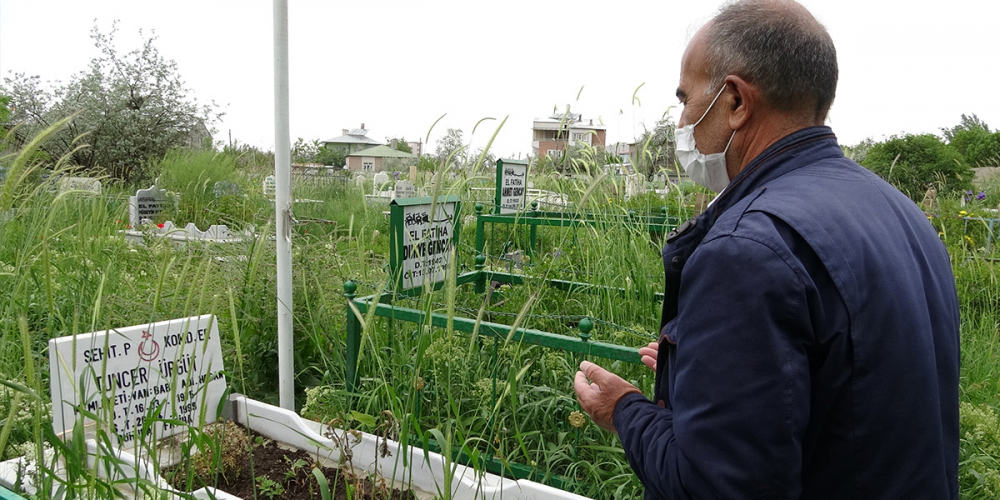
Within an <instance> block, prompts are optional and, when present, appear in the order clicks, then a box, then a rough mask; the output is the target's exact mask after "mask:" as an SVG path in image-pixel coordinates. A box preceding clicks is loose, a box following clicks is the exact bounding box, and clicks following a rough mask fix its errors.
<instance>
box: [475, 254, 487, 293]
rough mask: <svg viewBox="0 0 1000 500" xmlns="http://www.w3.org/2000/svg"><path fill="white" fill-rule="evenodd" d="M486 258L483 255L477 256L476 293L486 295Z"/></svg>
mask: <svg viewBox="0 0 1000 500" xmlns="http://www.w3.org/2000/svg"><path fill="white" fill-rule="evenodd" d="M485 268H486V256H485V255H483V254H482V253H478V254H476V272H477V273H478V274H476V293H486V274H485V273H484V272H483V269H485Z"/></svg>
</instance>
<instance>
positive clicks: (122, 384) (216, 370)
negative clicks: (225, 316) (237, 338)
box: [0, 315, 582, 500]
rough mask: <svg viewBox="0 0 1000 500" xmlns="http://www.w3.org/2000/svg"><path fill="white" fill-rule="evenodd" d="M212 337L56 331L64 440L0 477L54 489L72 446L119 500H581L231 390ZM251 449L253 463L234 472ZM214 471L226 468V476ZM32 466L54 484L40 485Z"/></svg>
mask: <svg viewBox="0 0 1000 500" xmlns="http://www.w3.org/2000/svg"><path fill="white" fill-rule="evenodd" d="M219 340H220V329H219V325H218V323H217V320H216V317H215V316H212V315H203V316H196V317H190V318H180V319H175V320H169V321H161V322H156V323H151V324H146V325H135V326H129V327H123V328H116V329H110V330H107V331H98V332H91V333H86V334H79V335H73V336H68V337H61V338H56V339H52V340H51V341H50V342H49V357H50V369H51V377H50V385H51V391H50V392H51V397H52V408H53V410H52V430H53V436H54V438H55V439H56V440H58V443H59V446H57V447H55V448H53V449H52V450H48V451H46V452H45V453H44V457H45V458H44V459H43V460H44V463H37V462H34V461H32V460H30V459H28V458H24V457H22V458H17V459H12V460H8V461H6V462H2V463H0V487H3V488H11V489H18V490H20V491H24V492H26V493H27V494H29V495H36V494H37V495H54V496H55V497H58V495H59V494H58V493H57V492H56V489H54V488H55V487H54V486H52V485H58V484H59V483H60V482H66V481H72V480H74V479H73V478H74V477H76V476H77V475H78V474H79V473H80V472H79V471H77V470H75V469H74V468H73V467H71V466H70V462H67V461H66V460H65V455H66V454H67V453H74V454H79V455H80V456H85V457H86V463H87V464H89V465H88V467H92V468H93V469H94V471H95V472H96V474H97V477H98V478H99V481H101V482H102V484H106V485H109V486H108V487H109V488H110V489H113V490H115V493H114V494H113V495H114V496H121V497H124V498H137V497H147V496H148V497H155V498H191V497H193V498H221V499H239V498H245V499H248V500H249V499H251V498H254V497H255V495H260V494H261V492H265V493H266V492H270V493H271V494H273V495H272V496H274V497H280V498H290V499H297V498H328V497H329V494H330V493H331V492H335V491H341V492H342V493H343V494H348V493H350V494H351V495H354V496H355V497H356V498H361V499H365V500H368V499H379V498H390V497H391V498H414V497H421V498H426V497H428V496H431V495H435V494H440V492H442V491H448V496H449V497H451V498H456V499H463V500H473V499H479V498H487V499H500V498H513V499H553V500H555V499H564V500H578V499H582V497H579V496H576V495H572V494H569V493H566V492H563V491H559V490H555V489H552V488H549V487H547V486H544V485H541V484H537V483H532V482H529V481H513V480H509V479H504V478H501V477H499V476H494V475H491V474H482V473H481V472H479V471H476V470H475V469H473V468H469V467H465V466H456V465H454V464H452V463H451V460H450V458H446V457H445V456H442V455H439V454H437V453H426V452H424V451H423V450H420V449H419V448H414V447H411V446H408V445H407V444H405V443H400V442H398V441H395V440H392V439H389V438H388V437H386V436H385V435H379V434H368V433H362V432H356V431H348V430H344V429H340V428H338V427H337V426H336V425H327V424H324V423H321V422H316V421H310V420H305V419H303V418H301V417H300V416H299V415H298V414H296V413H294V412H292V411H289V410H285V409H282V408H278V407H275V406H272V405H269V404H266V403H263V402H260V401H256V400H253V399H250V398H247V397H245V396H243V395H240V394H235V393H229V392H228V389H227V387H226V377H225V373H226V372H225V367H224V366H223V361H222V349H221V347H220V342H219ZM331 424H332V423H331ZM251 438H252V439H253V441H250V439H251ZM251 456H252V457H254V458H253V460H255V461H256V462H255V463H256V464H257V466H258V468H257V469H256V470H254V469H249V470H251V471H254V472H252V473H242V474H241V471H245V470H246V469H245V467H243V466H244V465H246V464H247V463H249V462H247V459H248V458H249V457H251ZM288 456H292V457H295V461H294V462H293V461H292V460H288V459H287V457H288ZM74 463H75V462H74ZM313 465H315V467H314V466H313ZM161 472H162V473H163V475H161ZM217 473H219V474H225V477H224V478H223V479H222V481H221V482H219V481H217V479H216V477H215V474H217ZM39 474H47V475H50V476H53V475H54V476H55V481H46V482H43V483H42V484H38V483H36V482H35V481H36V480H37V479H38V478H39V477H40V476H39ZM168 478H169V480H168ZM341 481H343V482H344V483H347V485H348V486H347V487H346V488H345V484H343V483H341ZM338 484H339V490H338V489H337V488H338ZM351 485H353V486H351ZM220 486H223V487H220ZM39 488H45V489H44V490H40V489H39ZM393 491H395V493H393ZM54 492H56V493H54ZM164 493H166V495H165V496H164ZM234 493H235V494H234ZM107 494H108V495H112V493H111V492H110V491H108V492H107ZM4 495H5V496H4V498H5V499H12V498H20V497H17V496H16V495H14V494H13V493H10V494H8V493H4ZM240 495H242V496H240Z"/></svg>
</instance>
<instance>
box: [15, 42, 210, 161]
mask: <svg viewBox="0 0 1000 500" xmlns="http://www.w3.org/2000/svg"><path fill="white" fill-rule="evenodd" d="M116 31H117V24H116V25H114V26H113V27H112V29H111V32H110V33H108V34H107V35H105V34H103V33H101V32H100V31H99V30H98V29H97V28H96V27H95V28H94V29H93V30H92V31H91V39H92V40H93V41H94V46H95V47H97V49H98V50H99V51H100V55H99V56H97V57H95V58H94V59H92V60H91V61H90V65H89V67H88V69H87V70H85V71H82V72H80V73H78V74H76V75H74V76H73V77H72V78H71V79H70V81H69V83H67V84H65V85H60V84H58V82H57V83H56V84H54V85H49V84H45V85H43V84H42V82H41V80H40V78H38V77H37V76H32V77H28V76H25V75H24V74H23V73H21V74H15V75H13V77H11V78H5V79H4V83H3V85H2V86H0V93H3V94H6V95H10V97H11V104H12V106H13V110H14V112H13V113H12V115H11V117H10V122H11V123H17V124H22V125H21V126H20V127H18V128H17V129H15V137H14V139H15V142H17V143H21V144H23V143H25V142H27V141H29V140H30V139H31V138H32V137H34V136H35V134H36V133H37V132H38V131H40V130H42V129H44V128H46V127H48V126H50V125H51V124H52V123H55V122H56V121H58V120H59V119H60V118H63V117H66V116H71V115H74V116H75V118H74V119H73V120H72V121H71V122H70V123H69V124H68V126H67V127H66V128H65V129H63V130H62V131H61V132H60V133H59V134H57V136H56V137H55V138H54V139H53V140H51V141H49V142H47V143H46V144H45V145H44V146H43V149H44V150H45V151H46V152H47V153H48V154H49V156H51V157H52V158H61V157H63V156H65V155H70V157H71V161H72V162H73V163H75V164H77V165H79V166H80V167H82V169H84V170H94V169H103V171H105V172H107V173H109V174H110V175H112V176H114V177H117V178H119V179H122V180H126V181H132V180H138V179H139V178H140V177H143V176H146V177H148V176H149V174H151V172H147V171H146V166H148V165H151V164H152V163H154V162H153V161H151V160H158V159H160V158H162V157H163V155H164V154H165V153H166V152H167V151H168V150H170V149H172V148H176V147H180V146H183V145H184V144H185V143H186V141H187V138H188V137H189V135H190V134H191V132H192V131H194V130H196V129H197V128H199V127H201V126H202V125H206V124H210V123H211V122H212V121H214V120H216V119H218V118H219V117H220V116H221V114H220V113H218V112H217V111H216V106H215V104H214V103H211V104H207V105H202V104H199V103H198V102H197V101H196V100H195V99H194V98H193V97H192V96H191V90H190V89H188V88H185V87H184V83H183V82H182V81H181V78H180V75H179V73H178V70H177V63H176V62H174V61H173V60H167V59H165V58H164V57H163V56H162V55H160V53H159V51H158V50H157V49H156V46H155V45H154V42H155V41H156V37H155V36H151V37H148V38H145V39H144V41H143V43H142V46H141V48H138V49H134V50H132V51H131V52H128V53H125V54H122V53H120V52H119V51H118V49H117V48H116V46H115V40H114V35H115V33H116ZM140 35H142V32H141V31H140ZM81 144H86V145H87V147H79V146H81Z"/></svg>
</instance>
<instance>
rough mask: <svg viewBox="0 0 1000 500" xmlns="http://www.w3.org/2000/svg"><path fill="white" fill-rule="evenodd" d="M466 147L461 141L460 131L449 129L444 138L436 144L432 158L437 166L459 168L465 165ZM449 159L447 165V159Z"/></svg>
mask: <svg viewBox="0 0 1000 500" xmlns="http://www.w3.org/2000/svg"><path fill="white" fill-rule="evenodd" d="M465 152H466V146H465V143H464V141H463V140H462V129H455V128H450V129H448V132H447V133H446V134H445V136H444V137H443V138H442V139H441V140H439V141H438V142H437V147H436V148H435V150H434V157H435V158H436V159H437V161H438V163H439V164H448V166H450V167H459V166H462V165H464V164H465ZM449 157H451V162H450V164H449V162H448V158H449Z"/></svg>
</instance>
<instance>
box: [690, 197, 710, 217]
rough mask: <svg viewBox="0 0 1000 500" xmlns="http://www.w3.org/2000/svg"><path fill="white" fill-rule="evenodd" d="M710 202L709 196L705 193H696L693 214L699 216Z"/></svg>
mask: <svg viewBox="0 0 1000 500" xmlns="http://www.w3.org/2000/svg"><path fill="white" fill-rule="evenodd" d="M710 201H712V200H711V199H709V196H708V195H707V194H705V193H696V194H695V195H694V214H695V215H699V214H701V213H702V212H704V211H705V209H706V208H708V203H709V202H710Z"/></svg>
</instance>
